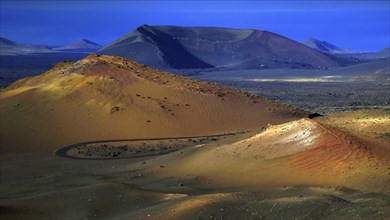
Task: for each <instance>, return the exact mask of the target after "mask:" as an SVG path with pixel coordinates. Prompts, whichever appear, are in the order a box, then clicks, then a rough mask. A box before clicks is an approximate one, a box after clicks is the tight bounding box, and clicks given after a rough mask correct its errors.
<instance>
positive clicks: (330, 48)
mask: <svg viewBox="0 0 390 220" xmlns="http://www.w3.org/2000/svg"><path fill="white" fill-rule="evenodd" d="M302 43H303V44H304V45H306V46H308V47H311V48H313V49H316V50H318V51H321V52H325V53H354V51H351V50H347V49H342V48H340V47H338V46H336V45H334V44H332V43H329V42H327V41H322V40H318V39H315V38H308V39H306V40H304V41H303V42H302ZM355 53H356V52H355Z"/></svg>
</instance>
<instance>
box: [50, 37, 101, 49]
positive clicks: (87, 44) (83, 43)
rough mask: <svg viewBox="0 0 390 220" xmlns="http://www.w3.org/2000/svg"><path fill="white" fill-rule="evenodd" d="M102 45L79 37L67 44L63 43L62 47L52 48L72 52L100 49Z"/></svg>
mask: <svg viewBox="0 0 390 220" xmlns="http://www.w3.org/2000/svg"><path fill="white" fill-rule="evenodd" d="M102 47H103V46H102V45H100V44H97V43H95V42H92V41H90V40H87V39H81V40H78V41H76V42H73V43H71V44H69V45H65V46H62V47H57V48H54V50H57V51H72V52H95V51H97V50H99V49H101V48H102Z"/></svg>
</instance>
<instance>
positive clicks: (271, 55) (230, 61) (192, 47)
mask: <svg viewBox="0 0 390 220" xmlns="http://www.w3.org/2000/svg"><path fill="white" fill-rule="evenodd" d="M98 53H101V54H107V55H116V56H122V57H126V58H131V59H134V60H136V61H138V62H140V63H143V64H146V65H150V66H154V67H157V68H165V69H167V68H175V69H186V68H187V69H191V68H209V67H229V68H240V69H253V68H283V67H292V68H330V67H337V66H340V65H342V62H343V61H340V60H339V58H335V57H333V56H331V55H327V54H323V53H321V52H319V51H317V50H314V49H312V48H309V47H307V46H305V45H303V44H301V43H298V42H296V41H294V40H291V39H289V38H286V37H283V36H281V35H278V34H274V33H271V32H268V31H260V30H239V29H228V28H215V27H177V26H148V25H143V26H140V27H138V28H137V29H135V30H134V31H132V32H130V33H128V34H127V35H125V36H123V37H122V38H120V39H118V40H116V41H115V42H113V43H111V44H110V45H108V46H106V47H104V48H103V49H101V50H99V51H98Z"/></svg>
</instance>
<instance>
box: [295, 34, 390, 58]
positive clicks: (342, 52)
mask: <svg viewBox="0 0 390 220" xmlns="http://www.w3.org/2000/svg"><path fill="white" fill-rule="evenodd" d="M302 43H303V44H305V45H306V46H308V47H311V48H313V49H316V50H318V51H321V52H324V53H329V54H334V55H337V56H342V57H351V58H357V59H361V60H378V59H384V58H388V57H390V49H389V48H390V47H386V48H384V49H383V50H381V51H378V52H373V53H370V52H360V51H353V50H348V49H343V48H340V47H338V46H336V45H334V44H331V43H329V42H327V41H321V40H318V39H315V38H309V39H307V40H304V41H303V42H302Z"/></svg>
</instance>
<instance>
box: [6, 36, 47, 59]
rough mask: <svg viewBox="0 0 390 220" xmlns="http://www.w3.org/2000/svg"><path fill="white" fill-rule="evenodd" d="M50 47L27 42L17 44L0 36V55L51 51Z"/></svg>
mask: <svg viewBox="0 0 390 220" xmlns="http://www.w3.org/2000/svg"><path fill="white" fill-rule="evenodd" d="M51 52H53V51H52V50H51V48H49V47H47V46H36V45H29V44H19V43H16V42H14V41H12V40H9V39H6V38H3V37H1V38H0V55H11V56H15V55H23V54H33V53H51Z"/></svg>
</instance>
